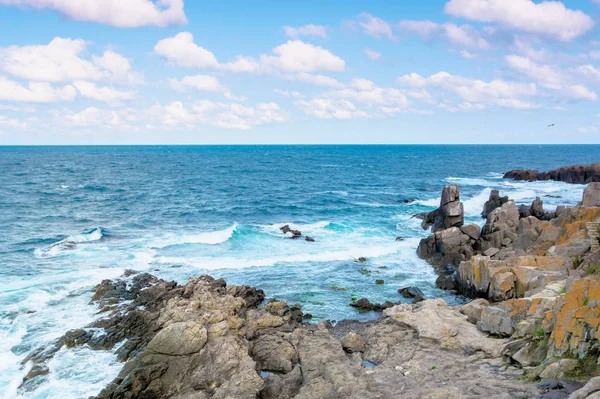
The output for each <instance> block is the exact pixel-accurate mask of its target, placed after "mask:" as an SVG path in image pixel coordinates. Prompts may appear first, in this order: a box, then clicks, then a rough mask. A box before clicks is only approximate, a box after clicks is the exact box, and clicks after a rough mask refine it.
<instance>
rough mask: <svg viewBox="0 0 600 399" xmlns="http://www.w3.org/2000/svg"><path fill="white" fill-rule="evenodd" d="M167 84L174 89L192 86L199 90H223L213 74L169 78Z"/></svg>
mask: <svg viewBox="0 0 600 399" xmlns="http://www.w3.org/2000/svg"><path fill="white" fill-rule="evenodd" d="M168 82H169V85H170V86H171V88H172V89H175V90H180V91H182V90H185V89H186V88H192V89H196V90H200V91H223V90H224V88H223V86H221V84H220V83H219V80H218V79H217V78H215V77H214V76H209V75H194V76H185V77H184V78H183V79H181V80H177V79H169V80H168Z"/></svg>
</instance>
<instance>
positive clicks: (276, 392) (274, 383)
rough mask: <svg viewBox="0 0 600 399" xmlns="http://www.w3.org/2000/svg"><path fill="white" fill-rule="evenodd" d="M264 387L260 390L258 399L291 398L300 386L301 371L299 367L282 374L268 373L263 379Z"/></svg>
mask: <svg viewBox="0 0 600 399" xmlns="http://www.w3.org/2000/svg"><path fill="white" fill-rule="evenodd" d="M264 383H265V385H264V387H263V388H262V389H261V390H260V393H259V398H260V399H292V398H293V397H295V396H296V395H297V394H298V392H299V391H300V387H301V386H302V372H301V371H300V367H298V366H296V367H294V369H293V370H292V371H291V372H289V373H287V374H284V375H278V374H270V375H269V376H268V377H267V378H265V380H264Z"/></svg>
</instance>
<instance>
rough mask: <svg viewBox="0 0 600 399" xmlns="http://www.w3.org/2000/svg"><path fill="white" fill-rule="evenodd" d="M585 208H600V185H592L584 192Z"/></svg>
mask: <svg viewBox="0 0 600 399" xmlns="http://www.w3.org/2000/svg"><path fill="white" fill-rule="evenodd" d="M583 206H584V207H593V206H600V183H590V184H588V185H587V187H586V188H585V190H584V191H583Z"/></svg>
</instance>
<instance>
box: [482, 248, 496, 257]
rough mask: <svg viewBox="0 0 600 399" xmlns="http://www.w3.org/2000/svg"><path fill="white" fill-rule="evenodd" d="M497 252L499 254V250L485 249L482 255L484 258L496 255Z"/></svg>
mask: <svg viewBox="0 0 600 399" xmlns="http://www.w3.org/2000/svg"><path fill="white" fill-rule="evenodd" d="M498 252H500V250H499V249H498V248H489V249H487V250H486V251H485V252H484V253H483V254H484V255H485V256H490V257H491V256H494V255H496V254H497V253H498Z"/></svg>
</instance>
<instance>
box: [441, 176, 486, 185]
mask: <svg viewBox="0 0 600 399" xmlns="http://www.w3.org/2000/svg"><path fill="white" fill-rule="evenodd" d="M446 180H447V181H448V182H451V183H452V184H460V185H463V186H484V187H485V186H488V185H490V184H491V183H490V182H489V181H488V180H485V179H477V178H470V177H448V178H446Z"/></svg>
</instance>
